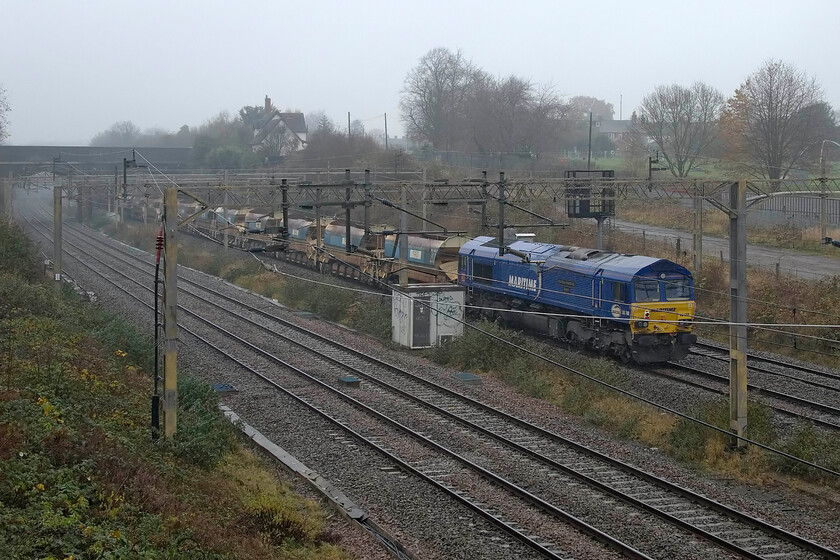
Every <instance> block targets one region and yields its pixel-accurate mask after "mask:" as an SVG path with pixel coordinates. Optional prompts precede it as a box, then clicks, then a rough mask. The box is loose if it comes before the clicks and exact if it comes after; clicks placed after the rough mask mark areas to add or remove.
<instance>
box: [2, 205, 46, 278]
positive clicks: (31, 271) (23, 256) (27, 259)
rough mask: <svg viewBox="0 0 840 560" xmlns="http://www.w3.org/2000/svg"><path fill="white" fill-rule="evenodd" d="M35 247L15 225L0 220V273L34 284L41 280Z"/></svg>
mask: <svg viewBox="0 0 840 560" xmlns="http://www.w3.org/2000/svg"><path fill="white" fill-rule="evenodd" d="M39 261H40V259H39V257H38V253H37V251H36V249H35V245H34V244H33V243H32V241H30V240H29V238H28V237H26V235H24V234H23V232H22V231H21V229H20V228H19V227H18V226H17V225H11V224H9V222H8V221H6V220H0V273H2V274H7V275H10V276H16V277H18V278H21V279H23V280H26V281H30V282H34V281H36V280H38V279H39V278H41V263H40V262H39Z"/></svg>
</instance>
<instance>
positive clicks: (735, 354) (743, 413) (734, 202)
mask: <svg viewBox="0 0 840 560" xmlns="http://www.w3.org/2000/svg"><path fill="white" fill-rule="evenodd" d="M746 193H747V182H746V181H745V180H741V181H738V182H737V183H732V185H730V188H729V205H730V212H729V291H730V294H731V295H730V302H729V322H730V325H729V429H730V431H731V432H732V434H733V438H732V442H731V445H732V448H733V449H743V448H745V447H746V445H747V442H746V441H744V440H743V439H741V437H742V436H743V435H744V431H745V430H746V429H747V326H746V323H747V203H746Z"/></svg>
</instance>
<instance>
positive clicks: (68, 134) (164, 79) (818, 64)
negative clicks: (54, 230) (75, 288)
mask: <svg viewBox="0 0 840 560" xmlns="http://www.w3.org/2000/svg"><path fill="white" fill-rule="evenodd" d="M0 16H2V17H0V21H2V25H0V85H2V87H4V88H5V90H6V97H7V101H8V102H9V104H10V105H11V108H12V111H11V112H10V113H9V114H8V118H9V120H10V121H11V126H10V133H11V136H10V138H8V139H7V141H6V143H8V144H69V145H86V144H87V143H88V142H89V141H90V139H91V137H92V136H93V135H95V134H96V133H98V132H101V131H103V130H105V129H107V128H108V127H110V126H111V125H112V124H114V123H115V122H118V121H132V122H133V123H134V124H135V125H137V126H139V127H140V128H141V129H144V130H145V129H148V128H152V127H157V128H164V129H167V130H171V131H177V129H178V128H180V127H181V125H184V124H187V125H189V126H195V125H199V124H202V123H203V122H205V121H206V120H208V119H209V118H211V117H213V116H214V115H216V114H218V113H219V112H220V111H228V112H230V113H231V114H236V112H237V111H238V110H239V109H240V108H241V107H242V106H244V105H262V104H263V100H264V98H265V96H266V95H268V96H269V97H271V99H272V101H273V103H274V105H275V106H277V107H278V108H280V109H287V108H288V109H297V110H300V111H302V112H304V113H310V112H315V111H321V110H323V111H325V112H326V113H327V115H328V116H329V117H331V118H332V119H333V120H334V121H336V122H337V123H339V124H340V125H343V126H344V127H346V122H347V112H348V111H349V112H350V114H351V118H352V119H360V120H362V121H363V122H364V124H365V126H366V128H367V129H368V130H369V131H370V130H372V129H383V128H384V118H383V116H384V115H385V114H387V115H388V132H389V134H390V135H391V136H393V135H402V134H403V126H402V123H401V122H400V117H399V97H400V91H401V89H402V87H403V82H404V79H405V76H406V74H407V73H408V72H409V71H410V70H411V69H412V68H414V67H415V66H416V64H417V62H418V60H419V59H420V58H421V57H422V56H423V55H424V54H426V53H427V52H428V51H429V50H431V49H433V48H435V47H446V48H449V49H451V50H453V51H454V50H457V49H461V50H462V51H463V53H464V55H465V57H466V58H467V59H469V60H472V61H473V62H474V63H475V64H476V65H477V66H478V67H479V68H481V69H483V70H484V71H486V72H488V73H490V74H492V75H495V76H508V75H510V74H516V75H517V76H520V77H522V78H526V79H529V80H531V81H533V82H535V83H539V84H543V83H552V84H554V86H555V88H556V91H557V92H558V93H560V94H563V95H565V96H574V95H590V96H593V97H597V98H602V99H605V100H606V101H607V102H609V103H612V104H613V105H614V107H615V112H616V115H615V118H618V117H619V112H621V116H623V117H624V118H629V115H630V114H631V112H632V111H633V109H635V108H636V107H637V106H638V105H639V103H640V101H641V99H642V97H643V96H644V95H645V94H647V93H649V92H650V91H651V90H652V89H653V88H655V87H656V86H658V85H662V84H671V83H679V84H682V85H690V84H691V82H693V81H694V80H702V81H705V82H707V83H708V84H710V85H712V86H714V87H716V88H718V89H719V90H721V91H722V92H723V94H724V95H725V96H726V97H729V96H731V94H732V93H733V91H734V90H735V88H736V87H738V85H739V84H740V83H741V82H743V80H744V79H745V78H746V77H747V76H748V75H749V74H750V73H752V72H754V71H756V70H757V69H758V68H759V67H760V66H761V65H762V63H763V62H765V61H766V60H768V59H770V58H776V59H781V60H784V61H786V62H790V63H793V64H795V65H797V66H798V67H799V68H800V69H802V70H804V71H806V72H807V73H808V74H809V75H813V76H815V77H816V78H817V81H818V82H819V83H820V84H821V85H822V88H823V91H824V93H825V99H826V101H828V102H829V103H830V104H831V105H832V106H833V107H834V108H835V109H840V71H838V55H839V54H840V45H838V42H837V30H836V26H837V22H838V21H840V17H838V16H840V1H838V0H799V1H797V2H790V1H787V2H781V1H778V0H760V1H753V0H704V1H702V2H701V1H691V0H663V1H659V0H636V1H630V0H599V1H593V2H590V1H583V0H578V1H575V2H568V1H560V0H555V1H551V0H517V1H500V0H480V1H478V0H475V1H473V0H469V1H468V0H421V1H414V2H405V1H397V0H393V1H386V0H364V1H362V0H343V1H332V0H308V1H306V0H300V1H298V2H291V1H283V0H274V1H272V0H238V1H236V2H234V1H227V2H225V1H216V0H200V1H199V0H194V1H186V0H151V1H150V0H139V1H133V2H124V1H121V0H83V1H76V2H72V1H67V0H0Z"/></svg>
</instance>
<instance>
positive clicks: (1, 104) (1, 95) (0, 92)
mask: <svg viewBox="0 0 840 560" xmlns="http://www.w3.org/2000/svg"><path fill="white" fill-rule="evenodd" d="M11 110H12V109H11V107H9V103H8V101H6V90H5V89H3V86H2V85H0V144H2V143H3V141H4V140H5V139H6V138H8V137H9V120H8V118H7V117H6V113H8V112H9V111H11Z"/></svg>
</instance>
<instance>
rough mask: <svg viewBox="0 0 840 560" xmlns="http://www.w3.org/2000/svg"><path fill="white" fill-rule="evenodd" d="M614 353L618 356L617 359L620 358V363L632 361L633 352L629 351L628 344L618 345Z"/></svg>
mask: <svg viewBox="0 0 840 560" xmlns="http://www.w3.org/2000/svg"><path fill="white" fill-rule="evenodd" d="M616 355H617V356H618V359H619V360H621V363H622V364H629V363H630V362H632V361H633V353H632V352H631V351H630V347H629V346H621V347H619V348H618V351H617V352H616Z"/></svg>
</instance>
